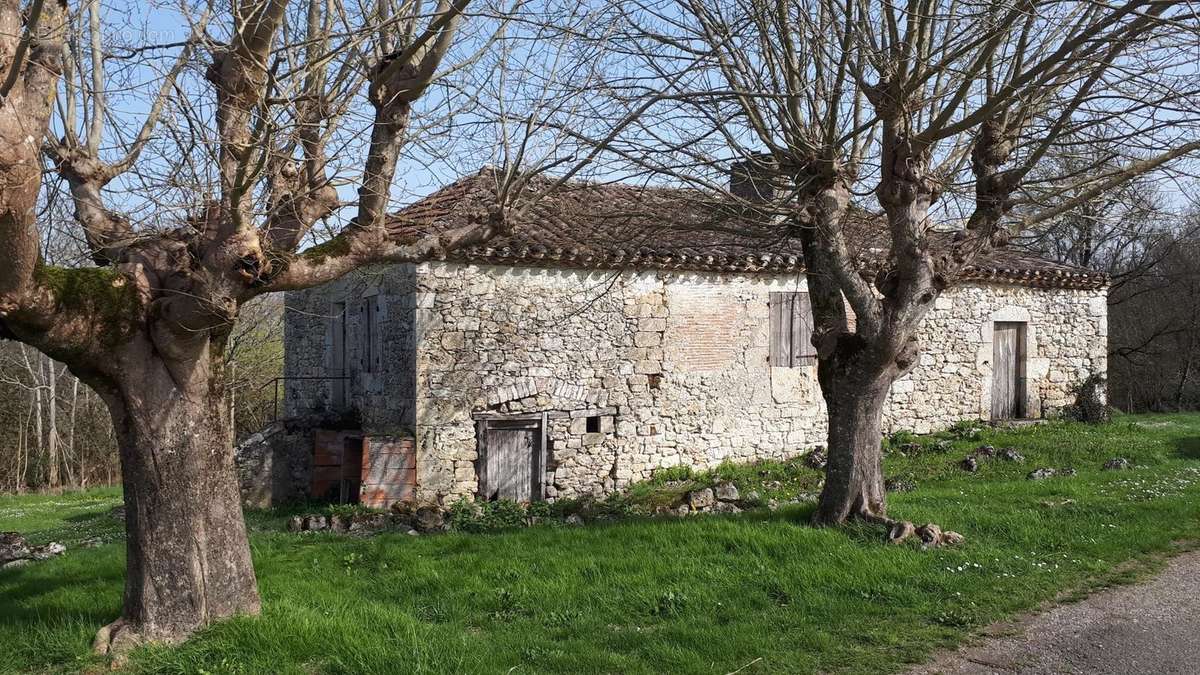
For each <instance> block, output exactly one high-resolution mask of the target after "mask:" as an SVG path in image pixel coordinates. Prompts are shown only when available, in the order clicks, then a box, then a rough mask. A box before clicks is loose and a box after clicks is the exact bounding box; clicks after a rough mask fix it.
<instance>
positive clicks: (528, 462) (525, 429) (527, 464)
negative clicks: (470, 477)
mask: <svg viewBox="0 0 1200 675" xmlns="http://www.w3.org/2000/svg"><path fill="white" fill-rule="evenodd" d="M541 434H542V427H541V424H539V423H538V422H537V421H520V422H503V421H488V422H486V423H485V428H484V429H483V438H482V441H483V443H482V445H483V462H482V464H483V466H482V467H481V469H482V470H481V471H480V474H479V486H480V495H481V496H482V497H483V499H485V500H494V499H508V500H512V501H515V502H530V501H534V500H539V499H541V498H542V494H541V492H542V487H541V483H542V481H540V480H539V479H538V478H539V473H540V472H541V471H542V469H541V465H542V460H541V448H542V440H541Z"/></svg>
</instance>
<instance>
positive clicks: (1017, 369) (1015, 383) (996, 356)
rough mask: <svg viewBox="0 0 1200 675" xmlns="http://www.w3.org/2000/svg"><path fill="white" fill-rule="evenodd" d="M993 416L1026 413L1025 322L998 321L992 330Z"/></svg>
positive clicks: (996, 418)
mask: <svg viewBox="0 0 1200 675" xmlns="http://www.w3.org/2000/svg"><path fill="white" fill-rule="evenodd" d="M992 349H993V354H992V419H995V420H1011V419H1018V418H1020V417H1023V416H1024V414H1025V410H1024V408H1025V324H1024V323H1020V322H1012V321H998V322H996V325H995V328H994V329H993V331H992Z"/></svg>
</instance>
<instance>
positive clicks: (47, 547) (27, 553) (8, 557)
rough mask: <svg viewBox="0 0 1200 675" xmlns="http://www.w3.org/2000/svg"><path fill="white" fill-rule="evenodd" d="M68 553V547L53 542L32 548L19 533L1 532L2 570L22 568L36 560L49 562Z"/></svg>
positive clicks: (0, 556) (0, 554)
mask: <svg viewBox="0 0 1200 675" xmlns="http://www.w3.org/2000/svg"><path fill="white" fill-rule="evenodd" d="M66 552H67V547H66V546H63V545H62V544H60V543H58V542H56V541H52V542H50V543H49V544H43V545H42V546H30V545H29V542H27V541H25V537H22V536H21V535H20V533H17V532H0V569H7V568H10V567H20V566H21V565H26V564H29V563H30V562H33V561H35V560H49V559H50V558H53V557H54V556H59V555H62V554H63V553H66Z"/></svg>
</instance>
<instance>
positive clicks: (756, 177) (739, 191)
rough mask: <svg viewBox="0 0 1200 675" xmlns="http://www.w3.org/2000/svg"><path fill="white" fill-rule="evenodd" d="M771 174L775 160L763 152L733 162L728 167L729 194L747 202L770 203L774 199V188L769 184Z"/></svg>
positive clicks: (773, 170) (773, 171)
mask: <svg viewBox="0 0 1200 675" xmlns="http://www.w3.org/2000/svg"><path fill="white" fill-rule="evenodd" d="M773 173H775V160H774V159H773V158H772V157H771V155H770V154H768V153H765V152H762V153H758V154H756V155H754V156H753V157H751V158H750V159H745V160H742V161H740V162H734V163H733V164H732V165H730V167H729V192H730V193H731V194H732V195H733V196H735V197H737V198H738V199H744V200H746V201H748V202H759V203H761V202H767V201H770V200H772V199H774V198H775V186H774V185H772V184H771V175H772V174H773Z"/></svg>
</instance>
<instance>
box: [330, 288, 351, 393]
mask: <svg viewBox="0 0 1200 675" xmlns="http://www.w3.org/2000/svg"><path fill="white" fill-rule="evenodd" d="M328 374H329V375H330V376H331V377H335V378H340V377H343V376H345V375H347V372H346V303H344V302H335V303H333V307H332V309H331V312H330V322H329V370H328ZM329 387H330V391H331V394H332V401H331V403H332V404H333V407H334V408H335V409H338V410H340V409H341V408H343V407H344V406H345V405H346V381H345V380H341V379H334V380H331V381H330V383H329Z"/></svg>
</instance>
